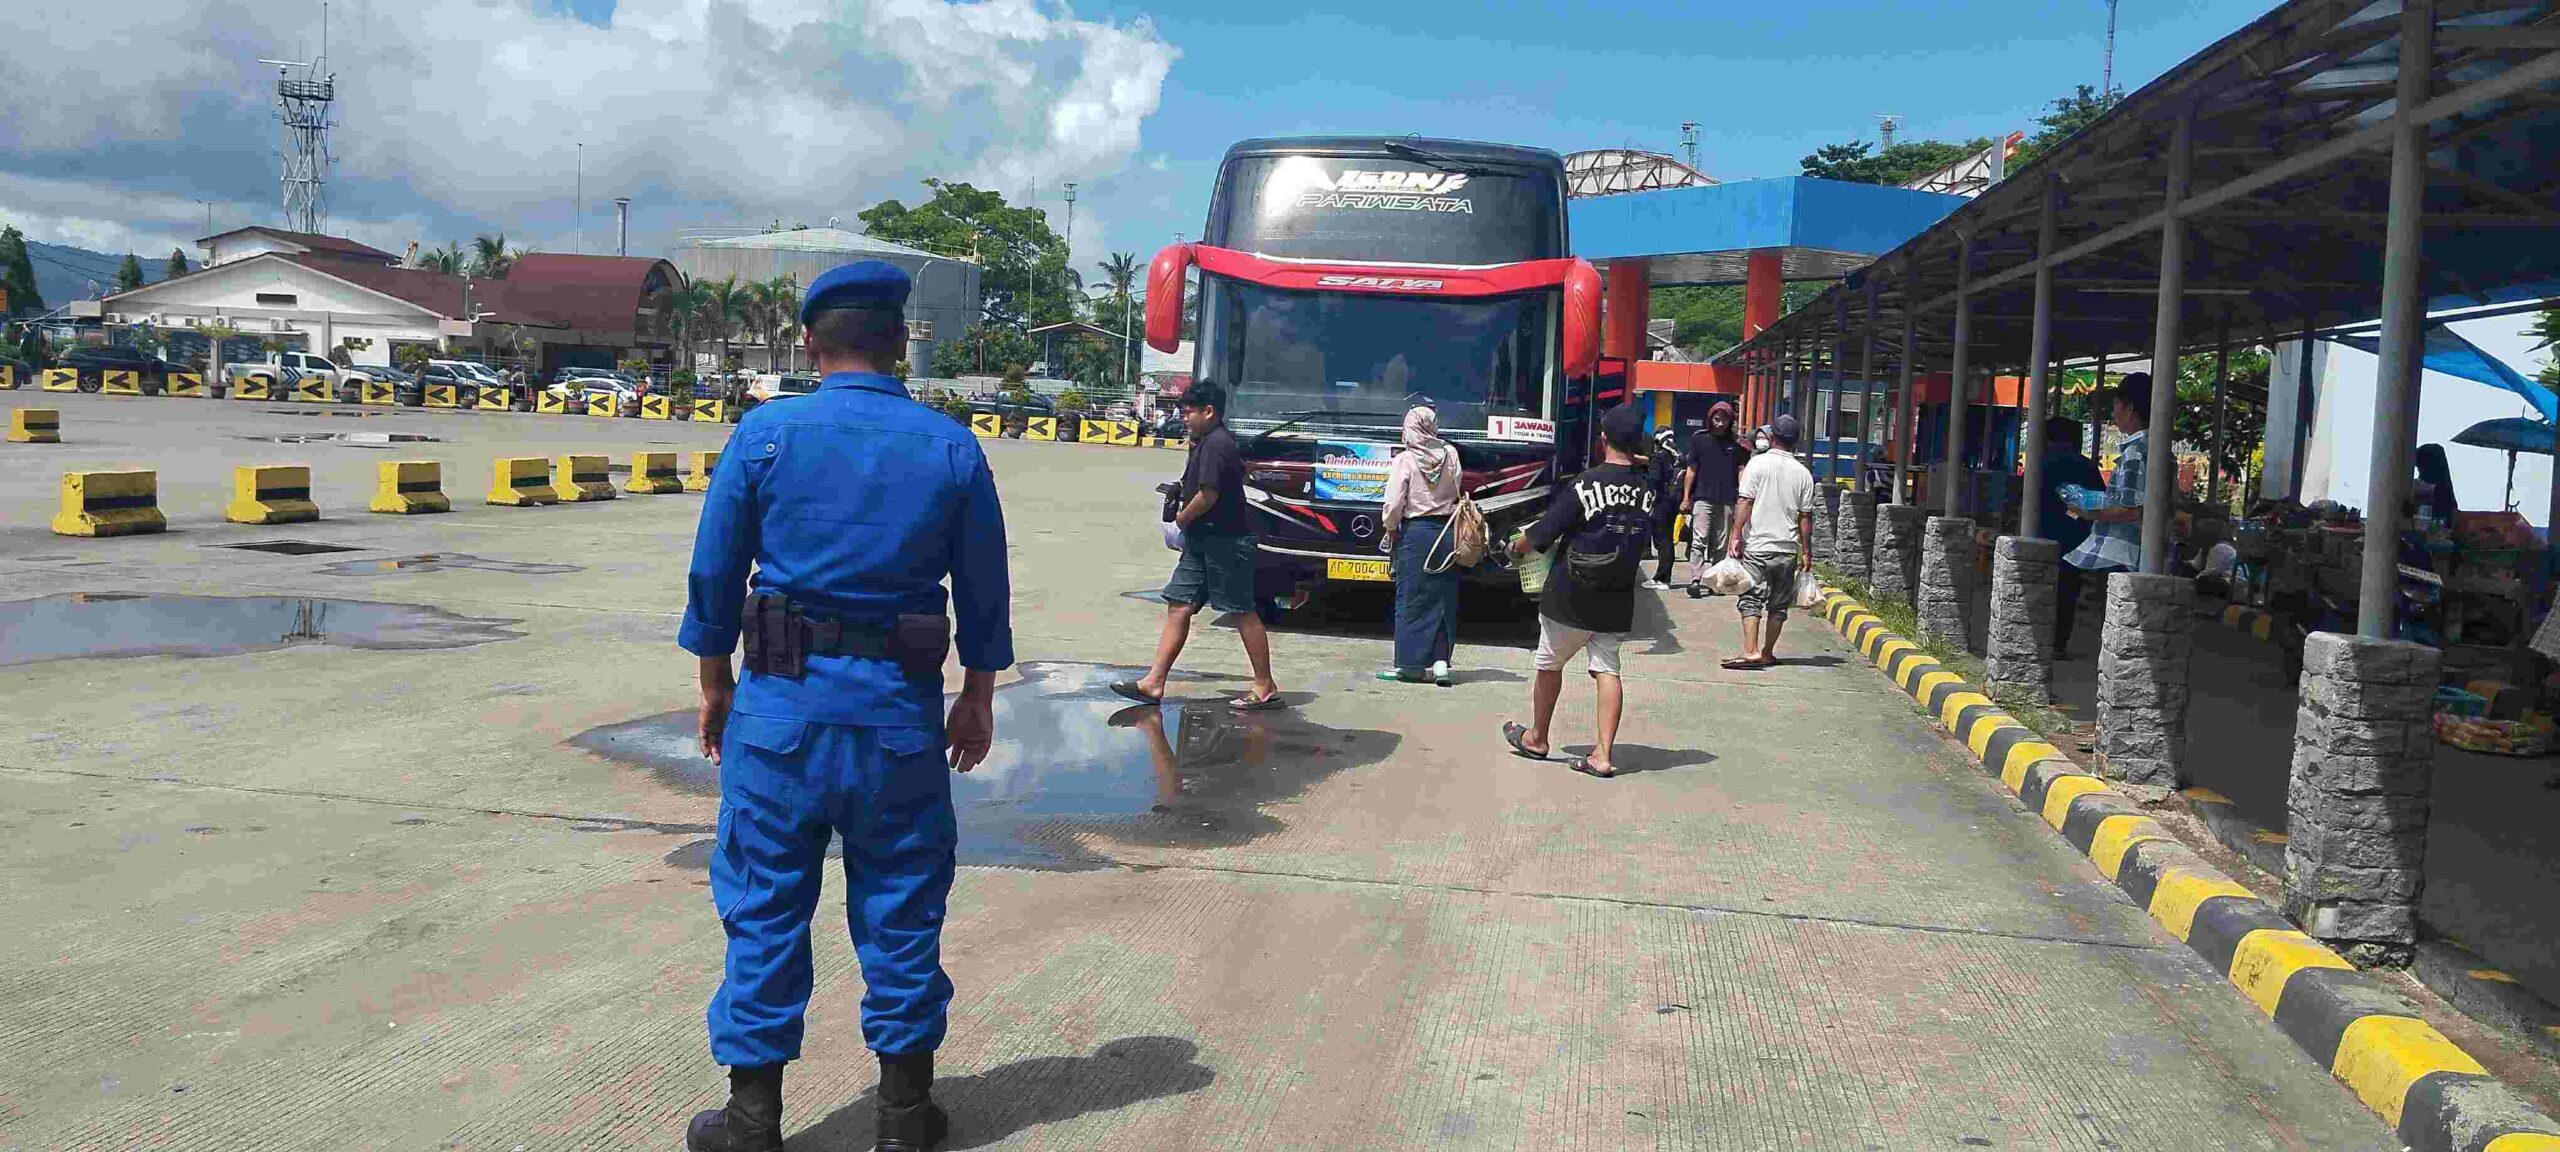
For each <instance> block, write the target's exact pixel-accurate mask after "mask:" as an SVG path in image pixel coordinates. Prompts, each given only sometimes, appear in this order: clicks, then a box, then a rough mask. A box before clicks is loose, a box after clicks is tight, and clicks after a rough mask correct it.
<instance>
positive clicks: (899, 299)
mask: <svg viewBox="0 0 2560 1152" xmlns="http://www.w3.org/2000/svg"><path fill="white" fill-rule="evenodd" d="M909 287H911V284H910V282H909V281H908V279H907V273H906V271H905V270H904V269H902V268H900V267H898V266H897V265H895V264H891V263H889V262H887V261H885V260H857V261H855V262H853V263H851V264H839V265H837V266H835V267H833V268H829V269H827V270H826V271H825V272H823V273H821V274H819V276H818V278H817V280H815V281H813V282H811V283H810V285H809V293H808V295H806V296H803V297H801V298H800V325H801V327H804V328H805V327H807V326H808V324H809V318H810V317H812V316H815V315H817V314H818V313H820V312H824V311H826V310H828V309H830V308H890V309H896V310H899V311H904V310H905V309H906V307H907V290H908V288H909Z"/></svg>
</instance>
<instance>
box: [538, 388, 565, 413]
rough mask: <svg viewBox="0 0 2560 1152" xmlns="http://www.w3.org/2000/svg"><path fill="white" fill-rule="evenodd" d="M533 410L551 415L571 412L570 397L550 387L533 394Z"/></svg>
mask: <svg viewBox="0 0 2560 1152" xmlns="http://www.w3.org/2000/svg"><path fill="white" fill-rule="evenodd" d="M533 410H534V411H536V412H541V413H544V414H546V415H551V416H566V415H568V414H569V398H568V397H567V396H563V395H561V394H560V393H558V392H554V391H552V390H550V389H548V388H545V389H543V390H542V391H540V392H536V393H534V394H533Z"/></svg>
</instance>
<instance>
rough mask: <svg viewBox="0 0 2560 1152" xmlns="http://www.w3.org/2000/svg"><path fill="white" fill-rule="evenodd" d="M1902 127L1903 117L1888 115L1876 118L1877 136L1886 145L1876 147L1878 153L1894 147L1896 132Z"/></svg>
mask: <svg viewBox="0 0 2560 1152" xmlns="http://www.w3.org/2000/svg"><path fill="white" fill-rule="evenodd" d="M1901 127H1902V117H1900V116H1895V115H1893V114H1891V113H1887V114H1885V115H1882V116H1878V117H1876V135H1877V136H1878V137H1879V138H1881V139H1882V140H1883V141H1884V143H1882V144H1880V145H1878V146H1877V147H1876V151H1878V152H1882V151H1884V150H1885V149H1887V148H1891V147H1893V134H1894V131H1895V130H1896V129H1899V128H1901Z"/></svg>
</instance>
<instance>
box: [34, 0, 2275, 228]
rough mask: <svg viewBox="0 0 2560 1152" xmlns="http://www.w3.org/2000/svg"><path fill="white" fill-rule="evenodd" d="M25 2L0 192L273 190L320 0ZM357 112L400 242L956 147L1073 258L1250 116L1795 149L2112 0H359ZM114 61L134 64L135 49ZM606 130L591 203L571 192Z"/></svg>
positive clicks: (744, 198)
mask: <svg viewBox="0 0 2560 1152" xmlns="http://www.w3.org/2000/svg"><path fill="white" fill-rule="evenodd" d="M2265 2H2266V0H2134V2H2133V3H2130V4H2128V5H2127V8H2126V11H2125V13H2124V15H2123V24H2122V26H2121V30H2120V44H2119V50H2118V57H2117V76H2118V78H2119V81H2120V82H2121V83H2122V84H2123V86H2125V87H2127V88H2128V89H2130V88H2134V87H2139V86H2140V85H2141V84H2143V83H2144V82H2146V81H2148V80H2150V79H2151V78H2153V77H2154V76H2156V75H2158V74H2159V72H2160V71H2161V70H2163V69H2165V68H2167V67H2168V66H2170V65H2172V64H2174V63H2176V62H2177V61H2179V60H2181V59H2184V58H2186V57H2187V56H2190V55H2192V54H2194V53H2196V52H2198V51H2200V50H2202V49H2203V48H2205V47H2206V46H2207V45H2209V44H2211V43H2212V42H2213V41H2214V40H2216V39H2218V38H2220V37H2222V36H2224V35H2227V34H2229V33H2231V32H2233V31H2235V30H2237V29H2238V28H2240V27H2241V26H2242V25H2244V24H2245V23H2246V22H2247V21H2249V20H2251V19H2253V18H2255V17H2256V16H2257V15H2259V14H2260V13H2261V12H2262V11H2263V8H2262V7H2261V5H2262V4H2263V3H2265ZM20 3H22V4H25V5H27V7H28V12H27V13H26V18H25V19H24V20H23V21H22V26H24V27H30V28H32V29H33V30H34V34H33V35H20V36H18V37H14V38H9V39H6V40H0V69H4V70H6V71H7V72H9V74H11V75H13V76H15V77H17V79H18V83H17V84H16V86H15V88H14V89H13V90H14V91H17V92H19V93H21V94H22V95H24V96H25V98H26V100H27V102H28V104H29V106H28V107H25V108H22V109H13V112H15V113H16V114H15V115H12V116H9V117H0V220H7V221H11V222H16V223H18V224H20V225H21V226H22V227H24V228H25V230H26V231H27V232H28V234H29V235H30V236H31V237H33V238H35V239H39V240H46V241H51V242H57V243H70V244H78V245H81V246H84V247H90V248H96V249H101V250H106V251H117V250H123V249H130V250H134V251H140V252H146V253H148V252H159V253H165V252H167V251H168V249H169V246H170V245H171V244H172V243H185V242H189V241H192V239H193V238H194V237H195V236H197V235H200V234H201V233H202V231H203V221H204V216H205V213H206V211H207V208H208V205H206V204H204V203H203V202H204V201H211V204H210V205H209V207H210V210H211V214H212V216H213V219H214V223H215V226H216V227H217V228H226V227H235V226H238V225H242V224H248V223H275V222H277V219H276V218H277V215H278V213H277V209H276V207H275V197H276V192H275V188H276V184H275V165H276V160H275V156H274V150H275V128H274V125H273V120H272V108H271V105H270V96H269V95H268V93H269V90H270V87H271V85H272V84H273V81H274V72H273V70H272V69H269V68H265V67H263V66H260V65H257V64H255V63H254V60H255V58H256V57H257V56H261V55H270V54H274V53H278V52H284V53H295V52H299V51H302V50H304V49H305V48H307V46H308V45H309V44H310V42H311V40H312V39H314V33H316V29H317V24H318V20H317V15H318V8H319V0H275V2H273V3H262V4H258V5H208V4H204V3H202V2H201V0H127V4H126V7H125V8H124V9H121V10H120V11H121V12H123V16H122V17H120V19H119V20H118V21H116V22H110V23H111V24H112V26H109V25H108V24H102V23H101V22H99V21H96V20H95V19H94V18H93V17H92V15H91V14H90V13H89V12H88V11H87V9H86V8H85V6H84V0H20ZM332 12H333V21H332V38H331V53H330V55H331V59H332V62H333V65H334V66H335V67H336V68H337V70H338V74H339V77H340V88H341V92H342V97H343V98H342V101H341V103H342V108H341V120H342V127H341V129H340V134H339V137H338V161H339V167H338V170H337V172H336V174H335V176H336V183H334V184H333V186H332V204H333V221H332V222H333V226H334V227H333V230H335V231H340V232H343V233H345V234H348V235H352V236H355V237H357V238H358V239H363V240H366V241H368V242H370V243H375V244H378V245H380V246H382V247H385V248H388V249H390V250H393V251H398V250H400V249H401V248H402V247H404V246H405V245H406V244H407V243H409V242H411V241H419V242H423V243H424V244H426V245H428V246H434V245H436V244H440V243H446V242H455V241H467V240H468V239H469V237H470V236H471V235H472V234H474V233H476V232H482V231H501V230H502V231H504V232H506V233H507V234H508V235H509V236H510V237H511V238H513V239H515V240H517V241H519V242H524V243H530V244H532V245H533V246H536V247H542V248H549V249H553V250H567V249H568V248H569V247H571V246H572V245H573V244H574V242H575V238H576V237H577V236H578V234H579V231H580V225H581V223H583V225H584V234H585V237H586V239H587V241H588V244H589V250H596V248H597V246H599V245H601V244H603V243H605V242H606V239H605V238H606V237H607V236H608V235H609V234H610V229H611V208H610V206H609V203H608V202H609V199H610V198H611V197H612V196H614V195H617V194H623V195H629V196H632V197H633V198H634V205H633V216H632V231H633V241H634V247H635V250H638V251H657V252H664V251H668V250H670V249H671V248H672V246H673V244H674V243H675V241H676V235H677V233H678V231H679V230H680V229H683V228H687V227H692V226H697V225H705V224H740V223H748V224H762V223H765V222H767V221H769V220H772V219H776V218H779V219H781V220H783V221H785V222H786V223H788V222H795V221H800V222H806V223H810V224H818V223H822V222H824V221H825V220H826V219H828V218H829V217H841V218H843V219H845V220H847V221H850V220H851V219H852V217H853V216H854V214H855V213H857V212H859V211H860V210H861V209H863V208H864V207H867V206H868V205H870V204H872V203H875V202H877V201H878V200H879V199H881V198H883V197H886V196H900V197H904V198H908V199H916V198H920V197H921V196H922V194H923V189H922V188H921V186H920V182H921V181H922V180H923V179H924V178H926V177H929V176H943V177H948V178H956V179H968V180H973V181H975V182H977V183H979V184H981V185H982V186H986V187H993V188H996V189H998V190H999V191H1002V192H1004V193H1005V194H1007V195H1008V196H1010V197H1013V198H1016V199H1017V200H1019V199H1021V198H1024V197H1025V196H1028V195H1036V196H1037V197H1038V198H1039V200H1040V202H1041V203H1042V206H1043V207H1045V208H1047V209H1049V210H1050V213H1051V217H1052V220H1053V222H1054V221H1056V220H1057V219H1058V218H1059V217H1060V216H1062V215H1063V212H1064V205H1063V204H1062V203H1061V201H1060V188H1059V185H1060V183H1061V182H1063V181H1065V180H1075V181H1077V182H1078V183H1079V184H1080V185H1081V186H1082V193H1083V195H1082V201H1081V203H1080V205H1079V211H1078V220H1077V228H1076V230H1075V237H1074V239H1075V245H1076V259H1077V263H1078V265H1079V267H1080V268H1083V269H1086V270H1090V268H1091V266H1092V263H1093V262H1094V261H1095V260H1098V259H1099V258H1100V257H1101V256H1102V255H1103V254H1104V253H1105V251H1107V250H1116V251H1129V252H1136V253H1138V254H1139V255H1141V256H1142V257H1143V256H1145V255H1147V254H1149V253H1151V252H1153V250H1154V249H1155V248H1157V247H1158V246H1160V245H1162V244H1164V243H1166V242H1168V241H1170V240H1171V239H1172V238H1173V237H1174V235H1175V234H1176V233H1183V234H1193V233H1196V232H1197V231H1198V229H1199V227H1200V219H1201V216H1202V215H1203V213H1204V211H1205V209H1206V206H1207V197H1208V190H1209V184H1210V181H1211V179H1212V177H1213V176H1214V174H1215V167H1216V163H1217V159H1218V156H1219V154H1220V153H1221V152H1222V151H1224V149H1225V148H1226V147H1227V145H1229V144H1230V143H1233V142H1234V141H1236V140H1238V139H1243V138H1246V137H1251V136H1261V135H1287V134H1293V133H1314V132H1350V133H1367V132H1377V133H1393V134H1403V133H1409V132H1410V133H1421V134H1425V135H1440V136H1458V137H1473V138H1478V139H1487V140H1497V141H1504V142H1511V143H1525V144H1534V145H1541V146H1545V147H1549V148H1554V149H1556V150H1558V151H1563V152H1570V151H1574V150H1577V149H1583V148H1594V147H1623V146H1635V147H1644V148H1653V149H1658V150H1662V151H1666V152H1667V151H1673V150H1674V149H1675V148H1676V146H1677V141H1678V136H1679V125H1680V122H1681V121H1683V120H1695V121H1697V122H1698V123H1699V125H1700V137H1701V143H1700V166H1701V167H1703V168H1704V169H1705V170H1706V171H1707V173H1708V174H1709V175H1711V176H1715V177H1718V178H1723V179H1740V178H1749V177H1755V176H1774V175H1783V174H1788V173H1791V172H1793V171H1794V170H1795V167H1796V160H1797V158H1798V157H1800V156H1802V155H1804V154H1805V153H1807V152H1809V151H1812V150H1813V149H1814V148H1815V147H1817V146H1819V145H1822V144H1824V143H1829V142H1835V141H1841V140H1847V139H1852V138H1872V137H1873V135H1874V123H1875V117H1876V115H1877V114H1878V113H1894V114H1898V115H1900V116H1901V117H1902V118H1903V129H1902V131H1903V132H1904V134H1905V135H1906V136H1908V137H1912V138H1920V137H1943V138H1969V137H1972V136H1976V135H1989V134H1992V133H1996V132H2001V131H2006V130H2011V129H2019V128H2027V127H2030V126H2031V124H2032V120H2033V117H2034V116H2035V114H2036V113H2037V112H2038V111H2039V110H2040V109H2041V108H2042V107H2043V105H2044V104H2045V103H2046V102H2047V101H2049V100H2051V99H2053V98H2054V97H2056V96H2058V95H2061V94H2063V93H2065V92H2067V91H2069V90H2070V88H2071V87H2072V85H2074V84H2078V83H2091V84H2094V83H2096V81H2097V79H2098V72H2099V57H2100V49H2101V43H2102V40H2103V32H2104V28H2105V19H2106V9H2105V6H2104V4H2103V3H2102V2H2100V0H2060V2H2058V3H2028V2H2024V0H1975V2H1969V3H1961V2H1950V3H1935V4H1908V3H1895V4H1887V3H1851V2H1846V0H1793V2H1790V3H1782V4H1757V3H1755V4H1738V3H1730V2H1708V3H1699V2H1695V0H1684V2H1681V3H1671V2H1668V0H1641V2H1637V3H1622V4H1618V5H1614V6H1593V5H1565V4H1554V5H1508V6H1488V5H1476V4H1456V3H1449V2H1447V0H1410V2H1407V3H1402V4H1381V3H1357V4H1355V3H1338V2H1328V3H1325V4H1321V5H1318V6H1312V7H1311V6H1309V5H1306V4H1303V3H1302V4H1288V5H1281V4H1236V3H1233V2H1232V0H1227V2H1219V3H1181V4H1171V5H1167V4H1148V3H1141V2H1137V0H1108V2H1101V3H1083V4H1079V5H1078V6H1076V7H1074V8H1072V9H1070V8H1065V7H1061V6H1060V5H1058V4H1057V3H1055V2H1054V0H968V2H953V0H334V4H333V7H332ZM109 64H112V65H113V66H112V67H109V66H108V65H109ZM578 141H583V142H584V143H585V145H586V147H585V151H584V164H585V187H586V193H587V210H586V214H585V216H584V217H583V218H581V217H578V216H577V215H575V214H574V213H573V212H572V211H571V208H570V205H571V203H572V196H571V191H572V187H573V176H572V170H573V156H574V155H575V147H574V146H575V143H576V142H578Z"/></svg>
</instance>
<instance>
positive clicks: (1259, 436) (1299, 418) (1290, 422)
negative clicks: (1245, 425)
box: [1251, 408, 1401, 446]
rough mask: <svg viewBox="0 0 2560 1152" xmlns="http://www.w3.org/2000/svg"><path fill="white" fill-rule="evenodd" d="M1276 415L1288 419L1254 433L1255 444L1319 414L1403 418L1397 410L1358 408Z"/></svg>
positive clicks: (1323, 409) (1315, 410) (1309, 410)
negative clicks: (1381, 410) (1376, 410)
mask: <svg viewBox="0 0 2560 1152" xmlns="http://www.w3.org/2000/svg"><path fill="white" fill-rule="evenodd" d="M1275 415H1279V416H1286V417H1288V419H1286V420H1283V421H1281V422H1279V423H1277V424H1274V425H1272V426H1270V427H1268V428H1265V429H1263V430H1262V431H1260V432H1256V433H1254V434H1253V440H1252V441H1251V442H1252V443H1253V444H1255V445H1257V446H1258V445H1260V444H1261V443H1262V442H1263V441H1264V440H1268V439H1270V438H1271V434H1272V433H1274V432H1278V431H1279V430H1281V429H1283V428H1295V427H1297V426H1298V425H1300V424H1304V423H1306V422H1307V421H1309V420H1313V419H1315V418H1316V417H1318V416H1369V417H1375V418H1378V419H1382V420H1394V419H1400V418H1401V414H1400V413H1395V412H1367V411H1361V410H1358V409H1343V408H1308V409H1305V410H1304V411H1299V412H1280V413H1275Z"/></svg>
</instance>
